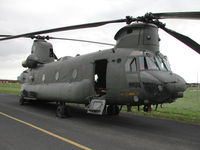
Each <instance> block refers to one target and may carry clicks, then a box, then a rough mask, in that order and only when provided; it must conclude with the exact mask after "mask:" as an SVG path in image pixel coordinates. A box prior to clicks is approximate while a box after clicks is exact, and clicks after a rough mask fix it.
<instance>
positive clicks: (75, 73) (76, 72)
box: [72, 69, 78, 79]
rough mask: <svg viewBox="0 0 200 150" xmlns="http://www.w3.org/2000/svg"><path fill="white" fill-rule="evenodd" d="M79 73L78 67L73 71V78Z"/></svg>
mask: <svg viewBox="0 0 200 150" xmlns="http://www.w3.org/2000/svg"><path fill="white" fill-rule="evenodd" d="M77 74H78V71H77V69H74V71H73V72H72V78H73V79H76V77H77Z"/></svg>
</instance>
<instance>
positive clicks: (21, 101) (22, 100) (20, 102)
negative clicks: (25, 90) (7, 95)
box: [19, 96, 25, 105]
mask: <svg viewBox="0 0 200 150" xmlns="http://www.w3.org/2000/svg"><path fill="white" fill-rule="evenodd" d="M24 102H25V99H24V97H22V96H21V97H20V99H19V104H20V105H24Z"/></svg>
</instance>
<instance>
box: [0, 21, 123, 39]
mask: <svg viewBox="0 0 200 150" xmlns="http://www.w3.org/2000/svg"><path fill="white" fill-rule="evenodd" d="M126 21H127V19H118V20H110V21H102V22H94V23H87V24H80V25H72V26H66V27H60V28H54V29H48V30H41V31H36V32H30V33H25V34H20V35H15V36H10V37H6V38H2V39H0V41H3V40H9V39H15V38H20V37H27V36H32V35H38V34H46V33H53V32H59V31H68V30H77V29H84V28H93V27H99V26H102V25H106V24H110V23H122V22H126Z"/></svg>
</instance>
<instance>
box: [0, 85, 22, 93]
mask: <svg viewBox="0 0 200 150" xmlns="http://www.w3.org/2000/svg"><path fill="white" fill-rule="evenodd" d="M20 88H21V84H20V83H0V93H6V94H15V95H19V92H20Z"/></svg>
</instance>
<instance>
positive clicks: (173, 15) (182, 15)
mask: <svg viewBox="0 0 200 150" xmlns="http://www.w3.org/2000/svg"><path fill="white" fill-rule="evenodd" d="M152 15H153V19H197V20H198V19H200V12H169V13H152Z"/></svg>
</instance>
